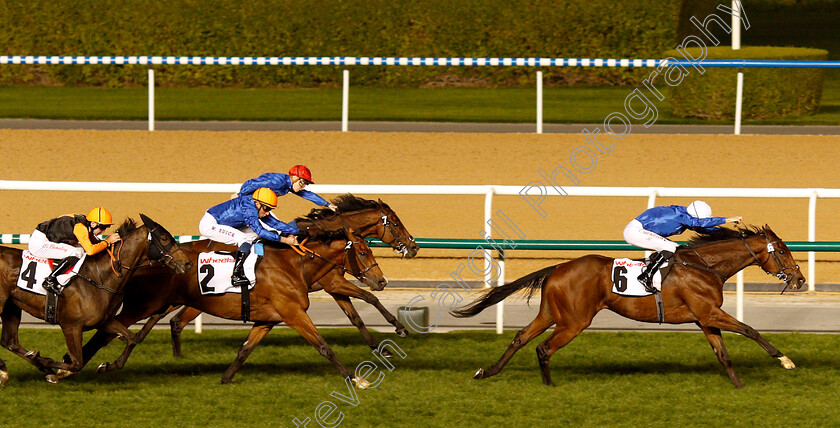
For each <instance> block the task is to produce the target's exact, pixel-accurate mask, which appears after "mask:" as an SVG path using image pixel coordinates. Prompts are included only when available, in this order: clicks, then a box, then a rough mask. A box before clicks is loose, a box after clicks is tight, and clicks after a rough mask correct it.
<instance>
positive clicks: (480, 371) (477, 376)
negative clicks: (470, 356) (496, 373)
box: [473, 369, 484, 379]
mask: <svg viewBox="0 0 840 428" xmlns="http://www.w3.org/2000/svg"><path fill="white" fill-rule="evenodd" d="M483 378H484V369H478V371H476V372H475V374H474V375H473V379H483Z"/></svg>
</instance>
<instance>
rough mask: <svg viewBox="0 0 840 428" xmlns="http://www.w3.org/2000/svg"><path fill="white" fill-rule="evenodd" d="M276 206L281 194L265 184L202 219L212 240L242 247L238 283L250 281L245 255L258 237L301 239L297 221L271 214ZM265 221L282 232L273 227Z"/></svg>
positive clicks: (237, 260)
mask: <svg viewBox="0 0 840 428" xmlns="http://www.w3.org/2000/svg"><path fill="white" fill-rule="evenodd" d="M276 207H277V195H275V194H274V192H272V191H271V189H269V188H266V187H261V188H258V189H256V191H255V192H254V193H253V194H252V195H242V196H239V197H237V198H234V199H230V200H228V201H225V202H222V203H221V204H218V205H216V206H214V207H212V208H210V209H209V210H207V212H206V213H204V217H202V218H201V221H200V222H199V223H198V230H199V232H201V234H202V235H204V236H206V237H207V238H209V239H210V240H213V241H216V242H221V243H222V244H227V245H236V246H237V247H238V248H237V251H236V254H235V256H234V257H235V262H234V265H233V275H231V284H233V285H234V286H238V287H242V286H246V287H247V286H248V284H249V281H248V278H246V277H245V258H246V256H247V255H248V253H249V252H250V251H251V244H252V243H253V242H254V241H256V240H257V238H263V239H267V240H269V241H276V242H282V243H285V244H289V245H294V244H296V243H297V239H295V237H294V236H292V235H295V234H297V233H298V232H299V230H298V228H297V224H295V223H294V222H291V223H289V224H286V223H283V222H281V221H279V220H277V219H276V218H274V217H272V216H270V215H269V213H270V212H271V210H273V209H274V208H276ZM263 224H265V225H267V226H268V227H271V228H274V229H276V230H278V231H279V232H276V231H274V230H269V229H267V228H266V227H265V226H264V225H263Z"/></svg>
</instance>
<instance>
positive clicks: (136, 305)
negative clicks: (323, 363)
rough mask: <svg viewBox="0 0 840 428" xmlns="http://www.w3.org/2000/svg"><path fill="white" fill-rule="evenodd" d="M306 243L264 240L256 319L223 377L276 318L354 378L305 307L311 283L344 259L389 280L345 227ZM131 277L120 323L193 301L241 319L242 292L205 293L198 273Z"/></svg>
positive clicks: (372, 277) (91, 348)
mask: <svg viewBox="0 0 840 428" xmlns="http://www.w3.org/2000/svg"><path fill="white" fill-rule="evenodd" d="M306 246H307V247H308V248H309V249H311V251H312V252H308V253H306V254H304V255H299V254H298V253H296V252H294V251H293V250H292V249H290V248H289V247H286V246H280V245H277V246H275V245H272V244H267V245H265V255H264V256H263V258H262V261H261V262H260V263H259V264H258V265H257V267H256V275H257V285H256V286H255V287H254V289H253V290H251V292H250V299H251V312H250V319H251V320H252V321H254V322H255V324H254V326H253V328H252V329H251V332H250V333H249V335H248V339H247V340H246V341H245V342H244V344H243V345H242V347H241V348H240V350H239V352H238V354H237V358H236V360H235V361H234V363H233V364H231V366H230V367H229V368H228V370H227V371H226V372H225V374H224V375H223V376H222V383H229V382H230V381H231V379H232V378H233V375H234V374H235V373H236V371H237V370H238V369H239V367H241V365H242V363H244V361H245V359H246V358H247V357H248V355H249V354H250V353H251V351H252V350H253V349H254V347H256V345H257V344H259V342H260V340H262V338H263V337H265V335H266V334H268V332H269V331H270V330H271V328H272V327H274V326H275V325H276V324H278V323H280V322H285V323H286V325H288V326H289V327H292V328H294V329H295V330H297V331H298V333H300V334H301V336H303V337H304V339H306V340H307V341H308V342H309V343H311V344H312V345H313V346H315V348H316V349H318V352H319V353H320V354H321V355H323V356H324V357H325V358H327V359H329V360H330V362H332V363H333V365H334V366H335V367H336V368H337V369H338V371H339V372H340V373H341V375H342V377H345V378H347V377H349V378H351V379H354V380H355V378H354V376H353V374H352V372H350V371H348V370H347V369H346V368H345V367H344V365H343V364H342V363H341V362H340V361H339V360H338V358H336V356H335V353H334V352H333V351H332V349H330V347H329V345H328V344H327V342H326V341H324V339H323V337H321V335H320V333H318V330H317V329H316V328H315V325H314V323H313V322H312V320H311V319H310V318H309V315H308V314H307V313H306V310H307V309H308V308H309V296H308V288H309V284H312V283H314V282H316V281H319V280H321V279H322V278H323V277H324V276H326V275H327V274H330V273H331V272H333V271H335V270H338V271H340V272H341V273H343V272H344V271H345V270H347V268H345V267H344V265H345V264H349V265H351V266H356V268H357V269H358V271H357V272H353V273H355V274H357V275H359V277H360V278H361V280H362V281H363V282H368V283H370V282H372V283H376V284H382V285H383V286H384V284H385V283H386V282H387V281H386V280H385V278H384V276H383V274H382V270H380V269H379V266H378V264H377V263H376V260H375V259H374V257H373V254H372V253H371V251H370V248H369V247H368V246H367V244H366V243H365V241H364V240H363V239H360V238H358V240H355V241H354V240H351V238H349V237H348V235H347V232H346V231H345V230H344V229H341V230H338V231H325V232H321V233H316V234H313V235H311V236H310V238H309V241H308V242H307V243H306ZM230 248H232V247H230ZM182 250H183V251H184V252H185V253H186V254H187V256H188V257H189V259H190V260H191V261H192V262H193V263H197V259H198V256H199V253H200V251H198V250H194V249H191V248H188V247H182ZM135 281H139V282H137V283H136V284H135V286H134V290H135V292H134V295H133V296H134V300H132V301H130V302H129V301H128V300H126V302H125V304H124V305H123V310H122V311H121V312H120V315H119V317H120V318H121V322H123V325H130V324H131V323H127V324H126V320H127V319H133V320H135V321H137V320H140V319H143V318H146V317H149V316H150V315H152V314H155V313H160V312H161V311H163V310H165V309H166V308H168V307H170V306H177V305H187V306H191V307H194V308H197V309H199V310H200V311H203V312H207V313H209V314H211V315H214V316H217V317H221V318H227V319H240V315H241V312H240V311H241V297H240V295H239V294H233V293H227V294H220V295H203V294H201V286H200V284H199V281H198V275H173V274H172V273H171V272H167V271H164V270H161V269H146V270H145V272H143V273H139V272H138V274H137V276H136V277H135ZM140 284H144V286H143V287H141V286H140ZM141 291H142V293H141ZM141 296H142V299H141ZM107 340H108V337H107V335H106V334H102V335H99V334H97V335H94V337H92V338H91V340H90V341H88V343H87V344H86V345H85V354H84V355H85V361H87V360H89V359H90V357H91V356H92V355H93V353H95V351H96V350H98V349H100V348H101V347H102V346H104V344H106V343H107ZM127 358H128V356H126V359H127ZM123 364H125V359H120V360H117V362H115V363H114V364H111V363H104V364H102V365H100V366H99V370H98V371H99V372H107V371H111V370H115V369H119V368H121V367H122V365H123ZM357 383H358V381H357Z"/></svg>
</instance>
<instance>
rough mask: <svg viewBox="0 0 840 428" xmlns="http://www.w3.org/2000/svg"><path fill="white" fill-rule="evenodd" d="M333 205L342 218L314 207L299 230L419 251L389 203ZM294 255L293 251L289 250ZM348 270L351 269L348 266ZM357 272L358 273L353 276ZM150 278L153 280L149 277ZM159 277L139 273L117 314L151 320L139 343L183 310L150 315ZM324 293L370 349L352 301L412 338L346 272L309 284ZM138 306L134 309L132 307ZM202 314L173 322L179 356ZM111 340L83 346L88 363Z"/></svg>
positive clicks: (352, 199)
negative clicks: (185, 334) (186, 331)
mask: <svg viewBox="0 0 840 428" xmlns="http://www.w3.org/2000/svg"><path fill="white" fill-rule="evenodd" d="M333 203H334V204H336V205H337V206H338V207H339V212H340V213H341V214H336V213H334V212H333V211H331V210H328V209H313V210H312V211H311V212H310V213H309V214H308V215H306V216H305V217H300V218H297V219H295V221H296V222H297V224H298V227H299V228H300V229H301V230H302V231H305V232H307V233H320V232H321V231H324V230H340V229H352V230H355V231H356V232H357V233H358V234H360V235H361V236H363V237H378V238H379V239H380V240H382V241H383V242H385V243H386V244H388V245H390V246H391V248H393V249H394V250H396V251H398V252H400V253H401V254H402V255H403V256H404V257H409V258H410V257H414V256H416V255H417V251H418V250H419V248H418V246H417V243H416V242H414V238H413V237H412V236H411V234H410V233H409V232H408V230H407V229H406V228H405V226H404V224H403V223H402V221H400V219H399V217H398V216H397V214H396V212H394V211H393V210H392V209H391V208H390V207H389V206H388V205H387V204H386V203H384V202H382V201H381V200H379V201H371V200H367V199H362V198H359V197H356V196H353V195H350V194H346V195H341V196H339V197H337V198H335V199H333ZM181 246H182V247H183V248H188V249H191V250H193V251H196V252H201V251H218V250H223V251H232V250H234V249H235V248H233V247H230V246H226V245H222V244H218V243H214V242H211V241H207V240H202V241H197V242H193V243H189V244H182V245H181ZM289 251H291V250H289ZM346 267H347V268H348V269H350V268H351V266H346ZM355 274H358V272H355ZM150 275H151V276H150ZM156 275H157V273H155V272H151V273H149V275H146V272H144V271H142V270H141V271H140V274H139V275H138V276H137V279H135V280H134V281H132V282H130V283H129V284H128V285H127V286H126V298H125V303H124V305H123V310H122V311H121V312H120V314H119V315H117V317H116V318H117V320H118V321H120V322H122V323H123V325H125V326H126V327H128V326H131V325H132V324H134V323H136V322H138V321H140V320H142V319H144V318H146V317H149V320H148V321H147V322H146V324H145V325H144V326H143V328H142V329H141V331H139V332H138V333H137V338H138V339H137V341H138V342H140V341H142V340H143V338H145V336H146V335H147V334H148V333H149V332H150V331H151V329H152V327H153V326H154V325H155V324H156V323H157V322H158V321H159V320H160V319H161V318H163V317H164V316H166V315H167V314H169V313H171V312H172V311H173V310H175V309H177V308H178V307H179V306H173V307H169V309H167V310H166V311H165V312H162V313H157V314H149V313H148V310H149V308H148V307H147V301H148V299H149V298H150V296H154V295H157V294H159V293H163V292H165V291H163V290H159V288H160V287H162V285H158V284H153V281H154V280H153V279H151V278H154V277H156ZM161 275H162V276H163V278H162V279H161V281H164V282H167V281H168V279H166V277H167V274H166V273H165V272H161ZM368 285H369V286H370V288H371V290H373V291H376V290H381V287H380V286H379V284H374V283H369V284H368ZM321 289H324V290H325V291H326V292H328V293H330V295H331V296H332V297H333V298H334V299H335V301H336V303H338V305H339V307H340V308H341V309H342V310H343V311H344V313H345V314H346V315H347V317H348V318H349V319H350V322H351V323H353V325H355V326H356V328H358V329H359V331H360V332H361V333H362V336H363V337H364V338H365V340H366V341H367V343H368V345H369V346H370V347H371V348H372V349H377V348H378V347H379V342H378V341H377V340H376V339H374V337H373V336H372V335H371V334H370V332H368V330H367V328H366V327H365V325H364V322H363V321H362V319H361V317H360V316H359V314H358V312H357V311H356V308H355V307H354V306H353V303H352V302H351V301H350V299H349V297H354V298H359V299H362V300H364V301H365V302H367V303H369V304H371V305H373V306H374V307H375V308H376V309H377V310H379V312H380V313H381V314H382V315H383V316H384V317H385V319H386V320H387V321H388V322H389V323H391V324H392V325H393V326H394V327H395V328H396V331H397V334H398V335H400V336H401V337H405V336H406V335H407V334H408V330H407V329H406V328H405V327H404V326H403V325H402V324H400V323H399V322H398V321H397V318H396V317H394V315H393V314H391V313H390V312H389V311H388V310H387V309H386V308H385V306H383V305H382V303H381V302H380V301H379V299H378V298H376V296H375V295H374V294H373V293H370V292H368V291H366V290H362V289H361V288H359V287H357V286H356V285H355V284H353V283H351V282H349V281H347V280H346V279H344V275H343V274H342V272H340V271H338V270H333V271H330V272H329V273H327V275H325V276H324V277H323V278H321V279H320V280H318V281H317V282H313V283H311V284H310V285H309V292H313V291H318V290H321ZM135 304H136V305H138V307H136V308H135V307H134V305H135ZM200 313H201V311H200V310H198V309H195V308H191V307H189V306H184V309H183V310H182V311H181V312H180V313H179V314H178V315H176V316H175V317H174V318H173V319H172V320H170V326H171V329H172V345H173V354H174V355H175V356H176V357H180V356H181V337H180V333H181V331H182V330H183V327H184V326H185V325H186V324H187V323H188V322H189V321H191V320H192V319H194V318H195V317H196V316H198V314H200ZM112 339H113V336H108V335H107V334H104V333H97V334H96V335H94V337H93V338H91V339H90V341H88V343H87V344H86V345H85V346H84V360H85V362H87V361H89V360H90V359H91V358H92V357H93V355H94V354H96V352H98V350H99V349H101V348H102V347H103V346H105V345H107V344H108V343H109V342H110V341H111V340H112ZM382 352H383V355H385V354H387V353H388V350H387V349H383V350H382Z"/></svg>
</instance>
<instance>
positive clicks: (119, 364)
mask: <svg viewBox="0 0 840 428" xmlns="http://www.w3.org/2000/svg"><path fill="white" fill-rule="evenodd" d="M101 330H102V331H104V332H106V333H108V334H112V335H116V337H118V338H119V339H120V340H122V341H124V342H125V349H123V352H122V354H120V356H119V357H118V358H117V359H116V360H114V362H113V363H107V362H106V363H102V364H100V365H99V367H97V368H96V372H97V373H106V372H110V371H113V370H119V369H122V368H123V367H124V366H125V363H126V361H128V357H129V356H130V355H131V351H133V350H134V347H135V346H137V344H138V343H140V342H138V341H137V336H136V335H135V334H134V333H132V332H131V331H130V330H129V329H128V327H126V326H124V325H122V323H121V322H119V321H117V320H115V319H113V318H111V319H110V320H108V321H106V322H105V324H104V325H103V326H102V328H101Z"/></svg>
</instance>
